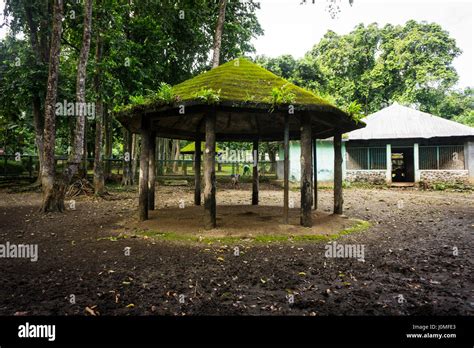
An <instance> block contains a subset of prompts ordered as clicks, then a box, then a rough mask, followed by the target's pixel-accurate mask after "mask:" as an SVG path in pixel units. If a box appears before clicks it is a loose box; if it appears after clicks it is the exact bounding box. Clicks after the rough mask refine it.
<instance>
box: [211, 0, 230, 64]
mask: <svg viewBox="0 0 474 348" xmlns="http://www.w3.org/2000/svg"><path fill="white" fill-rule="evenodd" d="M226 6H227V0H219V16H218V17H217V25H216V32H215V33H214V46H213V56H212V67H213V68H215V67H216V66H219V60H220V56H221V46H222V32H223V31H224V21H225V8H226Z"/></svg>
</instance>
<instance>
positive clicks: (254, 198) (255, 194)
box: [252, 140, 259, 205]
mask: <svg viewBox="0 0 474 348" xmlns="http://www.w3.org/2000/svg"><path fill="white" fill-rule="evenodd" d="M252 153H253V173H252V174H253V178H252V205H258V189H259V187H258V186H259V185H258V184H259V183H258V180H259V179H258V140H254V141H253V151H252Z"/></svg>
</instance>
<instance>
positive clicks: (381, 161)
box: [346, 147, 387, 170]
mask: <svg viewBox="0 0 474 348" xmlns="http://www.w3.org/2000/svg"><path fill="white" fill-rule="evenodd" d="M346 156H347V169H349V170H371V169H373V170H383V169H387V151H386V149H385V147H353V148H347V155H346Z"/></svg>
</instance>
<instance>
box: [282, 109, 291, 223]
mask: <svg viewBox="0 0 474 348" xmlns="http://www.w3.org/2000/svg"><path fill="white" fill-rule="evenodd" d="M283 148H284V152H285V158H284V163H283V223H284V224H288V208H289V189H290V185H289V179H290V123H289V120H288V114H287V113H285V126H284V136H283Z"/></svg>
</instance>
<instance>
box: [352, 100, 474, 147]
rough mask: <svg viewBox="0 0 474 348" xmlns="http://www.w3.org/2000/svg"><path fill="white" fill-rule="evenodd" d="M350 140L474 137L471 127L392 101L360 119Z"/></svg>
mask: <svg viewBox="0 0 474 348" xmlns="http://www.w3.org/2000/svg"><path fill="white" fill-rule="evenodd" d="M363 121H364V122H365V123H366V124H367V126H366V127H365V128H362V129H357V130H355V131H352V132H350V133H348V135H349V140H369V139H400V138H434V137H453V136H474V128H472V127H469V126H465V125H463V124H460V123H457V122H454V121H450V120H446V119H444V118H442V117H438V116H434V115H430V114H428V113H426V112H421V111H418V110H415V109H411V108H408V107H406V106H402V105H400V104H398V103H394V104H392V105H390V106H389V107H386V108H384V109H382V110H380V111H377V112H376V113H373V114H371V115H369V116H367V117H365V118H364V119H363Z"/></svg>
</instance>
